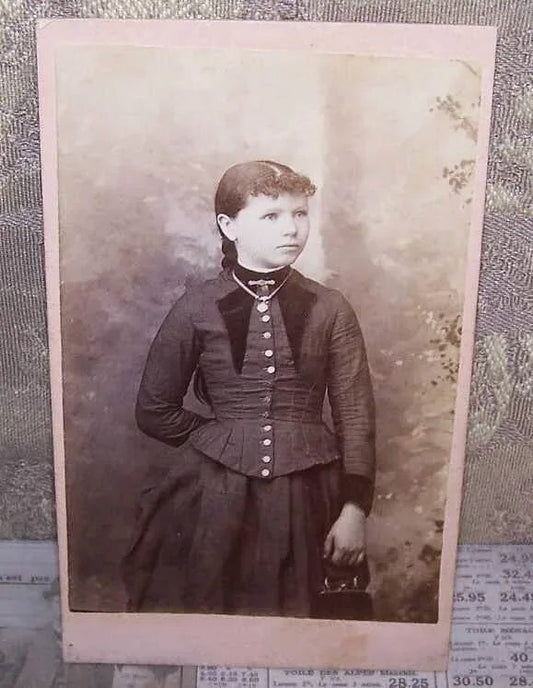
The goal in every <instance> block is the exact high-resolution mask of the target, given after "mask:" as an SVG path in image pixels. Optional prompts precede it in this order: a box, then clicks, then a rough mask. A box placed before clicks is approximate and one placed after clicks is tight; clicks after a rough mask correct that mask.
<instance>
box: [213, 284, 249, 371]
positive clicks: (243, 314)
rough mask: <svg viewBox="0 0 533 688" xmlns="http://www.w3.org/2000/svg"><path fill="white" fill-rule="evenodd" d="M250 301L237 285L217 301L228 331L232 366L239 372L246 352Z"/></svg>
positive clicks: (247, 295)
mask: <svg viewBox="0 0 533 688" xmlns="http://www.w3.org/2000/svg"><path fill="white" fill-rule="evenodd" d="M252 301H253V299H252V297H251V296H250V295H249V294H247V293H246V292H245V291H243V290H242V289H240V288H239V287H237V286H236V288H235V289H234V290H233V291H230V292H229V294H226V296H223V297H222V298H221V299H219V300H218V301H217V305H218V310H219V311H220V314H221V315H222V318H223V319H224V323H225V325H226V330H227V331H228V336H229V340H230V345H231V357H232V359H233V366H234V368H235V370H236V371H237V372H238V373H239V374H240V373H242V366H243V363H244V354H245V353H246V341H247V339H248V328H249V325H250V313H251V312H252Z"/></svg>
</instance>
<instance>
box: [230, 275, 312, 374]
mask: <svg viewBox="0 0 533 688" xmlns="http://www.w3.org/2000/svg"><path fill="white" fill-rule="evenodd" d="M300 277H301V276H300V274H299V273H298V272H296V271H294V272H293V274H292V276H291V278H290V279H289V280H288V281H287V284H285V285H284V286H283V287H282V288H281V289H280V291H279V294H278V299H279V304H280V309H281V314H282V316H283V322H284V324H285V330H286V332H287V339H288V340H289V344H290V347H291V352H292V357H293V359H294V364H295V366H296V368H297V369H299V363H300V353H301V348H302V338H303V334H304V331H305V327H306V324H307V319H308V317H309V315H310V313H311V310H312V308H313V306H314V304H315V302H316V298H317V297H316V294H314V293H313V292H312V291H309V290H308V289H306V288H305V287H304V286H302V284H301V283H300V279H299V278H300ZM252 304H253V299H252V297H251V296H250V295H249V294H247V293H246V292H245V291H243V290H242V289H240V288H239V287H238V286H236V288H235V289H232V290H231V291H230V292H229V293H228V294H226V295H225V296H223V297H222V298H221V299H219V300H218V301H217V306H218V309H219V311H220V314H221V315H222V318H223V320H224V323H225V325H226V330H227V332H228V336H229V340H230V346H231V356H232V359H233V366H234V368H235V370H236V371H237V372H238V373H239V374H241V373H242V366H243V363H244V356H245V354H246V343H247V339H248V328H249V326H250V314H251V312H252Z"/></svg>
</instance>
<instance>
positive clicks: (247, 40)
mask: <svg viewBox="0 0 533 688" xmlns="http://www.w3.org/2000/svg"><path fill="white" fill-rule="evenodd" d="M37 37H38V64H39V95H40V118H41V152H42V171H43V175H42V180H43V181H42V184H43V203H44V225H45V261H46V284H47V294H48V323H49V342H50V371H51V387H52V411H53V413H52V417H53V436H54V461H55V481H56V495H57V502H56V503H57V524H58V541H59V556H60V584H61V600H62V622H63V652H64V658H65V660H66V661H70V662H123V663H130V664H135V663H139V664H146V663H152V664H158V663H161V664H221V665H232V666H259V667H262V666H269V667H335V668H353V667H357V668H368V669H387V668H389V669H400V668H402V669H406V668H412V669H420V670H444V669H445V668H446V664H447V658H448V645H449V635H450V627H451V607H452V590H453V585H454V572H455V557H456V544H457V536H458V528H459V512H460V504H461V486H462V475H463V460H464V451H465V438H466V425H467V414H468V401H469V385H470V372H471V366H472V357H473V345H474V329H475V316H476V298H477V288H478V277H479V261H480V250H481V229H482V222H483V208H484V194H485V191H484V190H485V182H486V166H487V157H488V142H489V130H490V106H491V99H492V83H493V76H494V57H495V44H496V29H495V28H493V27H479V26H442V25H422V24H416V25H415V24H355V23H354V24H338V23H308V22H290V23H286V22H244V21H216V22H211V21H173V20H168V21H167V20H150V21H137V20H76V19H73V20H71V19H59V20H40V21H39V22H38V30H37ZM65 44H76V45H81V44H86V45H116V44H128V45H137V46H167V47H174V48H176V47H183V48H224V47H228V46H231V48H235V49H257V50H266V49H269V50H292V49H298V50H311V51H316V50H318V51H321V52H334V53H352V54H357V55H379V56H397V57H401V56H403V57H427V58H444V59H458V60H461V59H464V60H470V61H474V62H475V63H476V64H477V65H479V67H480V68H481V70H482V100H481V112H480V121H479V131H478V147H477V159H476V163H477V165H476V176H475V192H474V198H473V204H472V221H471V231H470V236H469V245H468V258H467V274H466V290H465V302H464V312H463V334H462V345H461V356H460V369H459V378H458V388H457V398H456V407H455V423H454V433H453V440H452V451H451V458H450V464H449V479H448V488H447V501H446V511H445V526H444V543H443V552H442V566H441V574H440V588H439V621H438V623H436V624H412V623H409V624H406V623H389V622H346V621H322V620H308V619H292V618H289V619H288V618H277V617H276V618H267V617H264V618H259V617H243V616H219V615H179V614H129V613H92V612H81V613H80V612H71V611H70V610H69V609H68V605H67V583H68V567H67V523H66V504H65V476H64V462H65V457H64V445H63V416H62V370H61V334H60V297H59V289H60V276H59V233H58V183H57V148H56V144H57V139H56V106H55V62H54V60H55V57H54V56H55V50H56V49H57V48H58V47H60V46H64V45H65Z"/></svg>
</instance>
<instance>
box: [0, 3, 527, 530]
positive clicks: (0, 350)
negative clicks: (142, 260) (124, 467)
mask: <svg viewBox="0 0 533 688" xmlns="http://www.w3.org/2000/svg"><path fill="white" fill-rule="evenodd" d="M532 15H533V13H532V11H531V8H530V4H529V0H517V1H516V2H514V3H508V2H506V1H505V0H497V1H493V0H478V1H472V0H454V1H451V2H450V1H448V2H445V1H444V0H383V1H381V2H380V1H379V0H353V1H352V2H350V1H348V0H330V1H325V2H313V1H311V0H300V1H298V0H281V1H280V2H275V3H274V2H262V1H261V0H257V1H255V2H247V1H246V0H234V1H233V2H217V1H216V0H211V1H208V0H196V1H192V0H191V1H186V0H182V1H172V0H170V1H167V0H117V1H115V2H113V1H110V0H85V1H80V0H71V1H68V0H66V1H64V2H61V1H59V0H55V1H54V0H42V1H37V2H35V1H32V0H12V2H4V3H2V5H1V14H0V29H1V35H2V47H1V49H0V75H1V77H0V90H1V99H0V105H1V110H0V115H1V120H2V127H1V130H0V175H1V177H0V179H1V182H0V183H1V187H0V199H1V200H0V204H1V205H0V207H1V233H0V312H1V314H2V317H1V319H0V334H1V338H2V346H1V347H0V370H1V371H2V378H3V379H2V385H1V387H0V407H1V411H0V431H1V446H0V459H1V461H0V483H1V484H2V485H3V486H4V489H3V490H2V494H1V496H0V538H4V539H10V538H21V539H25V538H26V539H50V538H53V537H54V532H55V517H54V497H53V469H52V442H51V420H50V395H49V379H48V352H47V336H46V313H45V309H46V294H45V285H44V273H43V258H42V245H43V230H42V210H41V192H40V170H39V125H38V101H37V69H36V54H35V32H34V29H35V20H36V19H37V18H41V17H50V18H52V17H90V18H138V19H151V18H165V19H167V18H168V19H171V18H188V19H192V18H197V19H200V18H203V19H255V20H292V21H298V20H310V21H361V22H364V21H372V22H422V23H454V24H486V25H496V26H498V29H499V39H498V51H497V62H496V76H495V88H494V104H493V124H492V132H491V146H490V161H489V176H488V187H487V201H486V215H485V223H484V241H483V253H482V272H481V284H480V294H479V305H478V322H477V334H476V355H475V363H474V375H473V383H472V391H471V402H470V416H469V438H468V454H467V461H466V473H465V486H464V498H463V509H462V520H461V540H462V541H463V542H482V543H496V542H532V541H533V499H532V493H533V461H532V458H533V457H532V454H533V451H532V449H533V441H532V440H533V428H532V423H533V421H532V418H533V331H532V327H531V325H532V321H533V313H532V310H533V309H532V306H533V289H532V286H533V231H532V230H533V226H532V225H533V222H532V215H533V207H532V195H531V191H532V189H531V182H532V172H533V145H532V141H531V126H532V123H533V88H532V86H531V70H532V66H533V30H532V29H531V26H532V25H533V16H532Z"/></svg>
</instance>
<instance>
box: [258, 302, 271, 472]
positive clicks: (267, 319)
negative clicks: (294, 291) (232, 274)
mask: <svg viewBox="0 0 533 688" xmlns="http://www.w3.org/2000/svg"><path fill="white" fill-rule="evenodd" d="M265 305H266V306H267V307H268V303H265V304H261V306H262V308H259V306H258V308H257V310H258V311H260V312H261V311H263V312H264V310H267V309H266V308H264V306H265ZM263 308H264V310H263ZM261 320H262V321H263V322H264V323H267V322H270V315H268V314H267V313H265V314H264V315H262V316H261ZM263 338H264V339H271V338H272V332H263ZM273 355H274V352H273V351H272V349H267V350H266V351H265V356H266V357H267V358H272V356H273ZM266 370H267V373H268V374H269V375H273V374H274V373H275V372H276V368H275V366H268V368H267V369H266ZM263 430H264V432H270V431H271V430H272V426H271V425H264V426H263ZM262 443H263V446H264V447H270V446H271V444H272V440H271V439H269V438H268V437H267V438H266V439H264V440H263V442H262ZM261 461H262V462H263V463H270V462H271V461H272V457H271V456H268V455H265V456H263V457H261ZM269 475H270V469H268V468H263V470H262V471H261V476H262V477H263V478H268V476H269Z"/></svg>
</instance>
